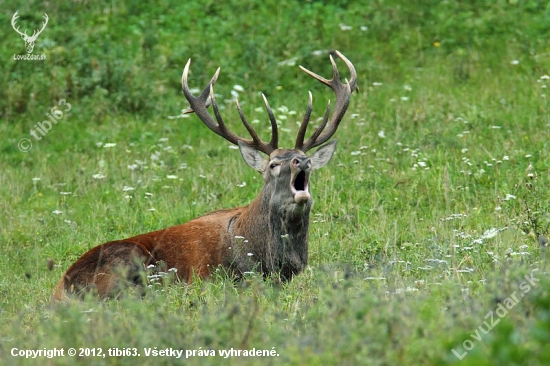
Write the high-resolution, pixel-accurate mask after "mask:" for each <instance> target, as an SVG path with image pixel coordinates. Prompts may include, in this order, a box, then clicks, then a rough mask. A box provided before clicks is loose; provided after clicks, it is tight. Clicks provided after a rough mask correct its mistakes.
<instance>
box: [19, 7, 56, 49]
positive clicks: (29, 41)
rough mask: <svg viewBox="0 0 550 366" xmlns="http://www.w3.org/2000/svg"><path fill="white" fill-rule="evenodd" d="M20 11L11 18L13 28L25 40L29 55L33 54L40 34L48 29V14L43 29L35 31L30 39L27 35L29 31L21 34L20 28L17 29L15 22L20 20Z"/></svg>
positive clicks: (45, 16)
mask: <svg viewBox="0 0 550 366" xmlns="http://www.w3.org/2000/svg"><path fill="white" fill-rule="evenodd" d="M18 12H19V11H16V12H15V14H13V17H12V18H11V26H12V27H13V29H14V30H15V31H16V32H17V33H19V35H21V38H23V40H24V41H25V48H26V49H27V53H28V54H30V53H32V50H33V49H34V42H36V39H37V38H38V36H39V35H40V33H42V31H43V30H44V28H46V24H48V14H46V13H44V20H45V22H44V23H42V29H40V30H38V29H35V30H34V32H33V33H32V36H30V37H29V35H28V34H27V30H26V29H25V32H24V33H23V32H20V31H19V27H17V28H16V27H15V22H16V20H17V18H19V14H18Z"/></svg>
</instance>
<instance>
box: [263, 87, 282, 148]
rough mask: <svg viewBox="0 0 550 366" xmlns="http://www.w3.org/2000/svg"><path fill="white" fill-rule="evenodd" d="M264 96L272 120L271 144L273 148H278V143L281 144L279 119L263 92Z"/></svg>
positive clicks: (270, 120)
mask: <svg viewBox="0 0 550 366" xmlns="http://www.w3.org/2000/svg"><path fill="white" fill-rule="evenodd" d="M262 98H264V103H265V109H266V110H267V115H268V116H269V122H271V141H270V142H269V145H270V146H271V147H272V148H273V150H276V149H277V145H278V144H279V130H278V128H277V121H276V120H275V116H274V115H273V111H272V110H271V107H270V106H269V103H268V102H267V98H266V97H265V95H264V93H262Z"/></svg>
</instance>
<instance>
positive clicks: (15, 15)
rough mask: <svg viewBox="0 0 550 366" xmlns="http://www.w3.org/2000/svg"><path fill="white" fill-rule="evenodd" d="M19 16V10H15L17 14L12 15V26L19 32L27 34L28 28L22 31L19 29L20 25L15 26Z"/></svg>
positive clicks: (23, 34)
mask: <svg viewBox="0 0 550 366" xmlns="http://www.w3.org/2000/svg"><path fill="white" fill-rule="evenodd" d="M18 18H19V10H17V11H16V12H15V14H13V16H12V17H11V26H12V28H13V29H14V30H15V31H16V32H17V33H19V34H20V35H22V36H26V35H27V30H26V29H25V33H22V32H21V31H20V30H19V27H20V26H19V27H17V28H15V26H16V24H15V22H16V21H17V19H18Z"/></svg>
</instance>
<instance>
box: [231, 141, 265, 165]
mask: <svg viewBox="0 0 550 366" xmlns="http://www.w3.org/2000/svg"><path fill="white" fill-rule="evenodd" d="M238 144H239V150H240V151H241V155H242V156H243V159H244V161H245V162H246V163H247V164H248V165H249V166H250V167H251V168H252V169H255V170H257V171H259V172H262V173H263V172H264V171H265V168H266V166H267V160H266V159H264V157H263V156H262V154H260V152H259V151H258V150H256V149H255V148H253V147H251V146H248V145H247V144H245V143H244V142H242V141H241V140H239V141H238Z"/></svg>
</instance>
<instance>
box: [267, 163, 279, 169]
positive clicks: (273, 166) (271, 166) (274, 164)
mask: <svg viewBox="0 0 550 366" xmlns="http://www.w3.org/2000/svg"><path fill="white" fill-rule="evenodd" d="M279 165H281V164H277V163H273V164H271V165H270V166H269V168H271V169H275V168H276V167H278V166H279Z"/></svg>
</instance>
